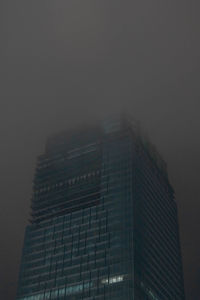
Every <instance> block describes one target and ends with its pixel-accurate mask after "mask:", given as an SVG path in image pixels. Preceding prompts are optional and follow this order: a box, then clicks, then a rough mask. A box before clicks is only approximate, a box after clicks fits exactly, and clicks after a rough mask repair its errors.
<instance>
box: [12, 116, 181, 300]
mask: <svg viewBox="0 0 200 300" xmlns="http://www.w3.org/2000/svg"><path fill="white" fill-rule="evenodd" d="M17 299H19V300H43V299H60V300H62V299H69V300H70V299H71V300H72V299H73V300H75V299H79V300H80V299H87V300H94V299H96V300H97V299H98V300H100V299H101V300H103V299H110V300H111V299H115V300H117V299H121V300H144V299H146V300H147V299H149V300H183V299H184V288H183V271H182V264H181V253H180V243H179V231H178V220H177V205H176V202H175V200H174V191H173V189H172V187H171V185H170V184H169V181H168V177H167V171H166V166H165V163H164V162H163V160H162V159H161V158H160V156H159V154H158V153H157V151H156V150H155V148H154V147H153V146H152V145H151V144H150V143H149V142H148V139H147V138H145V137H144V135H143V134H142V133H141V130H140V129H139V126H138V124H137V123H135V122H133V121H132V120H130V119H129V118H128V117H119V118H116V119H114V120H107V121H104V122H102V123H99V124H97V125H91V126H86V127H84V128H81V129H80V128H79V129H78V130H72V131H71V132H66V133H61V134H59V135H56V136H54V137H52V138H50V139H49V140H48V141H47V144H46V149H45V153H44V154H43V155H41V156H39V158H38V162H37V167H36V173H35V178H34V187H33V197H32V204H31V220H30V225H28V226H27V228H26V234H25V241H24V248H23V254H22V261H21V268H20V276H19V286H18V292H17Z"/></svg>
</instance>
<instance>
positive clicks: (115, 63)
mask: <svg viewBox="0 0 200 300" xmlns="http://www.w3.org/2000/svg"><path fill="white" fill-rule="evenodd" d="M0 6H1V7H0V23H1V29H0V30H1V40H0V41H1V43H0V52H1V64H0V72H1V81H0V85H1V88H0V106H1V107H0V140H1V144H0V172H1V180H0V195H1V198H0V205H1V208H0V214H1V215H0V222H1V226H0V231H1V232H0V237H1V245H0V259H1V262H0V266H1V267H0V284H1V287H0V298H1V299H3V300H12V299H14V295H15V290H16V282H17V276H18V267H19V261H20V255H21V249H22V244H23V235H24V229H25V225H26V224H27V222H28V221H27V220H28V215H29V206H30V195H31V187H32V179H33V175H34V168H35V162H36V157H37V155H39V154H40V153H42V151H43V150H44V144H45V141H46V138H47V136H48V135H49V134H52V133H54V132H57V131H59V130H63V129H67V128H70V127H72V126H74V125H76V124H78V123H80V122H82V121H85V120H88V119H96V118H100V117H103V116H104V115H105V114H108V113H113V112H115V111H119V110H120V109H126V110H127V111H131V113H132V114H133V115H134V116H135V118H136V119H138V120H139V121H140V122H141V123H142V126H143V127H144V128H145V129H146V130H147V131H148V133H149V136H150V138H151V140H152V142H153V143H154V144H155V145H156V146H157V148H158V150H159V151H160V153H161V154H162V156H163V157H164V159H165V161H166V162H167V164H168V170H169V175H170V180H171V183H172V185H173V187H174V189H175V192H176V199H177V202H178V208H179V223H180V232H181V246H182V254H183V263H184V277H185V290H186V295H187V300H198V299H199V295H200V285H199V283H200V241H199V235H200V234H199V231H200V222H199V213H200V184H199V177H200V176H199V174H200V157H199V152H200V140H199V137H200V132H199V131H200V130H199V129H200V82H199V81H200V58H199V56H200V39H199V37H200V18H199V12H200V2H199V1H197V0H169V1H160V0H152V1H149V0H132V1H130V0H125V1H122V0H121V1H119V0H90V1H88V0H29V1H27V0H26V1H25V0H17V1H16V0H3V1H1V4H0Z"/></svg>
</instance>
